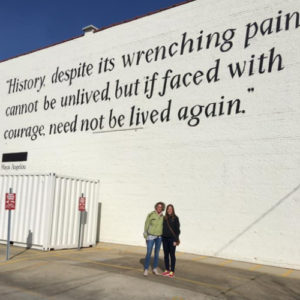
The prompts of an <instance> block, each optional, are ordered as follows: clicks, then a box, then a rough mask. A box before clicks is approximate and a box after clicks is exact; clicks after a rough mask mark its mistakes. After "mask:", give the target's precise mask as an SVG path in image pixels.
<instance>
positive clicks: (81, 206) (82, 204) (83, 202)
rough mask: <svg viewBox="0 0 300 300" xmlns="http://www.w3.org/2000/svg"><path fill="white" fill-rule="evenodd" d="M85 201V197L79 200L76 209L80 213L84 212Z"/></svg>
mask: <svg viewBox="0 0 300 300" xmlns="http://www.w3.org/2000/svg"><path fill="white" fill-rule="evenodd" d="M85 200H86V198H85V197H80V198H79V207H78V209H79V210H80V211H85Z"/></svg>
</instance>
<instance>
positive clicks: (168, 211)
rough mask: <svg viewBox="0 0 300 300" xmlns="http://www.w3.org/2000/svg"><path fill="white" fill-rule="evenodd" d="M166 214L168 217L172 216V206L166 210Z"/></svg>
mask: <svg viewBox="0 0 300 300" xmlns="http://www.w3.org/2000/svg"><path fill="white" fill-rule="evenodd" d="M167 214H168V215H172V214H173V207H172V206H169V207H168V209H167Z"/></svg>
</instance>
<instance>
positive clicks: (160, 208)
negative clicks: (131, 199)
mask: <svg viewBox="0 0 300 300" xmlns="http://www.w3.org/2000/svg"><path fill="white" fill-rule="evenodd" d="M162 209H163V207H162V205H161V204H158V205H157V206H156V211H157V213H158V214H160V213H161V212H162Z"/></svg>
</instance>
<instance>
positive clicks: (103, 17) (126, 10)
mask: <svg viewBox="0 0 300 300" xmlns="http://www.w3.org/2000/svg"><path fill="white" fill-rule="evenodd" d="M183 1H184V0H98V1H97V0H80V1H79V0H60V1H58V0H26V1H24V0H10V1H1V4H0V36H1V41H2V42H1V44H0V61H2V60H5V59H8V58H11V57H14V56H17V55H20V54H24V53H27V52H30V51H33V50H36V49H39V48H41V47H45V46H48V45H51V44H54V43H58V42H61V41H64V40H66V39H70V38H72V37H76V36H79V35H81V34H82V33H83V32H82V28H83V27H85V26H87V25H90V24H93V25H94V26H96V27H98V28H102V27H105V26H109V25H112V24H114V23H119V22H122V21H126V20H130V19H132V18H135V17H138V16H141V15H144V14H147V13H151V12H154V11H157V10H159V9H163V8H167V7H169V6H172V5H174V4H178V3H182V2H183Z"/></svg>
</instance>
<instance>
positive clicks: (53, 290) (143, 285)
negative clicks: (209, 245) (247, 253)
mask: <svg viewBox="0 0 300 300" xmlns="http://www.w3.org/2000/svg"><path fill="white" fill-rule="evenodd" d="M5 251H6V246H5V245H0V299H7V300H9V299H22V300H23V299H26V300H27V299H33V300H35V299H73V300H74V299H168V300H188V299H272V300H273V299H284V300H286V299H300V271H296V270H292V269H284V268H276V267H270V266H263V265H256V264H250V263H243V262H237V261H232V260H224V259H219V258H213V257H206V256H199V255H192V254H187V253H182V252H177V264H176V277H175V278H173V279H171V278H166V277H163V276H155V275H153V274H152V273H151V272H149V273H150V274H149V276H148V277H144V276H143V263H144V256H145V252H146V249H145V247H135V246H125V245H118V244H107V243H99V244H98V245H97V246H96V247H93V248H85V249H81V250H80V251H78V250H76V249H72V250H59V251H58V250H56V251H50V252H42V251H38V250H33V249H24V248H19V247H14V246H12V247H11V259H10V260H9V261H5V253H6V252H5ZM162 254H163V253H162V251H161V257H160V258H161V259H160V265H159V267H160V269H161V271H162V270H163V257H162Z"/></svg>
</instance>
